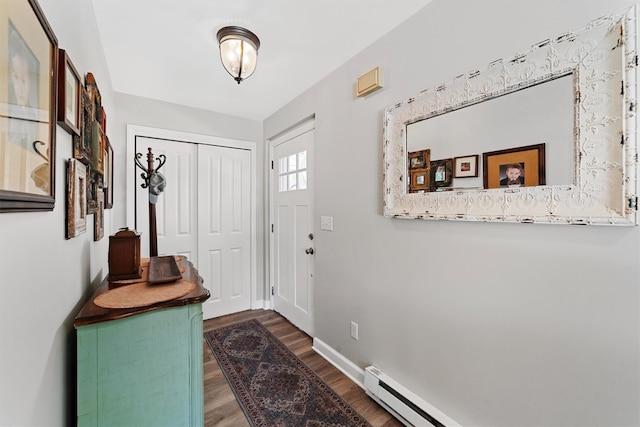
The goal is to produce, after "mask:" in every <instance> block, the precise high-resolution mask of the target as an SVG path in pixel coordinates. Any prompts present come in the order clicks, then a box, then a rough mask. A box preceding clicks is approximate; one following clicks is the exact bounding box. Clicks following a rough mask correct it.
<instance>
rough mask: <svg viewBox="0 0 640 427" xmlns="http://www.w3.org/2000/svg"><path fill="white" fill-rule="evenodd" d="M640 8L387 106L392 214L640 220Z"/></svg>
mask: <svg viewBox="0 0 640 427" xmlns="http://www.w3.org/2000/svg"><path fill="white" fill-rule="evenodd" d="M635 9H636V6H634V7H632V8H630V9H629V10H627V11H625V12H624V13H622V14H617V15H610V16H607V17H603V18H599V19H596V20H594V21H592V22H590V23H588V24H586V25H584V26H583V27H581V28H578V29H576V30H573V31H571V32H568V33H566V34H563V35H560V36H558V37H554V38H551V39H548V40H545V41H542V42H540V43H537V44H535V45H533V46H532V47H531V48H530V49H529V50H528V51H527V52H526V53H525V54H518V55H516V56H514V57H512V58H508V59H505V58H503V59H500V60H497V61H494V62H492V63H490V64H489V65H488V67H487V68H486V69H484V70H482V71H473V72H470V73H468V74H463V75H459V76H458V77H456V78H455V79H454V80H453V81H451V82H450V83H447V84H443V85H440V86H438V87H435V88H431V89H427V90H425V91H423V92H421V93H419V94H418V95H417V96H415V97H413V98H410V99H408V100H406V101H404V102H400V103H398V104H394V105H393V106H390V107H388V108H387V109H385V111H384V123H383V129H384V135H383V137H384V143H383V159H384V172H385V174H384V215H385V216H387V217H396V218H419V219H440V220H466V221H494V222H529V223H554V224H594V225H598V224H602V225H605V224H606V225H609V224H611V225H636V224H637V168H638V156H637V136H636V132H635V129H636V126H637V122H636V111H635V110H636V95H637V87H636V77H637V76H636V74H637V65H638V64H637V62H638V59H637V54H636V52H637V50H636V43H637V40H636V30H635V28H636V20H635V16H636V11H635ZM518 165H520V167H519V168H517V166H518ZM510 167H511V168H513V169H516V168H517V169H520V171H519V173H521V174H522V177H521V178H519V179H520V182H521V183H522V185H506V184H504V179H506V175H507V170H510V171H511V172H514V173H515V172H518V171H514V170H511V169H508V168H510ZM515 175H517V173H515ZM501 178H502V179H503V182H500V180H501ZM514 182H515V181H514ZM512 183H513V182H512Z"/></svg>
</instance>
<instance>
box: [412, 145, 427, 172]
mask: <svg viewBox="0 0 640 427" xmlns="http://www.w3.org/2000/svg"><path fill="white" fill-rule="evenodd" d="M430 156H431V150H429V149H426V150H420V151H414V152H411V153H409V155H408V157H409V169H420V168H426V167H428V166H429V162H430V160H431V159H430Z"/></svg>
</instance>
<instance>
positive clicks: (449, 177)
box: [431, 158, 453, 188]
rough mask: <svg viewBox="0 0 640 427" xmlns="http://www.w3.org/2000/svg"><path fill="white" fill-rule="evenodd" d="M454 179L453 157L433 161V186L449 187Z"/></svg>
mask: <svg viewBox="0 0 640 427" xmlns="http://www.w3.org/2000/svg"><path fill="white" fill-rule="evenodd" d="M452 181H453V159H452V158H449V159H442V160H432V161H431V187H432V188H437V187H448V186H450V185H451V183H452Z"/></svg>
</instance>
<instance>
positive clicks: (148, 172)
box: [135, 147, 167, 257]
mask: <svg viewBox="0 0 640 427" xmlns="http://www.w3.org/2000/svg"><path fill="white" fill-rule="evenodd" d="M141 158H142V153H136V157H135V161H136V166H138V167H139V168H140V169H142V170H143V171H144V173H142V174H140V176H141V177H142V179H143V180H144V182H143V183H142V184H141V185H140V186H141V187H142V188H148V189H149V256H152V257H155V256H158V230H157V228H156V203H157V202H158V196H159V195H160V194H161V193H162V192H163V191H164V188H165V187H166V185H167V181H166V179H165V177H164V175H162V174H161V173H158V171H159V170H160V168H161V167H162V166H164V164H165V162H166V161H167V157H166V156H165V155H164V154H160V155H159V156H158V157H156V158H154V156H153V152H152V151H151V147H149V148H148V152H147V167H146V168H145V167H144V165H143V164H142V162H140V159H141ZM156 160H157V161H158V162H159V164H158V167H157V168H154V164H155V162H156Z"/></svg>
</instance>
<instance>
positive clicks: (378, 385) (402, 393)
mask: <svg viewBox="0 0 640 427" xmlns="http://www.w3.org/2000/svg"><path fill="white" fill-rule="evenodd" d="M364 388H365V390H366V392H367V394H368V395H369V396H371V397H372V398H373V399H374V400H375V401H376V402H378V403H379V404H380V405H381V406H382V407H384V408H385V409H386V410H387V411H389V412H390V413H391V414H393V415H394V416H395V417H396V418H397V419H398V420H400V421H402V422H403V423H404V424H405V425H406V426H415V427H427V426H429V427H431V426H433V427H445V426H446V427H450V426H459V424H458V423H456V422H455V421H453V420H452V419H451V418H449V417H448V416H446V415H445V414H443V413H442V412H440V411H438V410H437V409H436V408H434V407H433V406H431V405H429V404H428V403H426V402H425V401H424V400H422V399H420V398H419V397H418V396H416V395H415V394H413V393H412V392H411V391H409V390H408V389H407V388H406V387H404V386H402V385H400V384H399V383H398V382H396V381H394V380H393V379H391V378H389V377H388V376H387V375H385V374H384V373H383V372H382V371H380V370H379V369H378V368H376V367H375V366H369V367H368V368H366V369H365V370H364Z"/></svg>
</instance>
